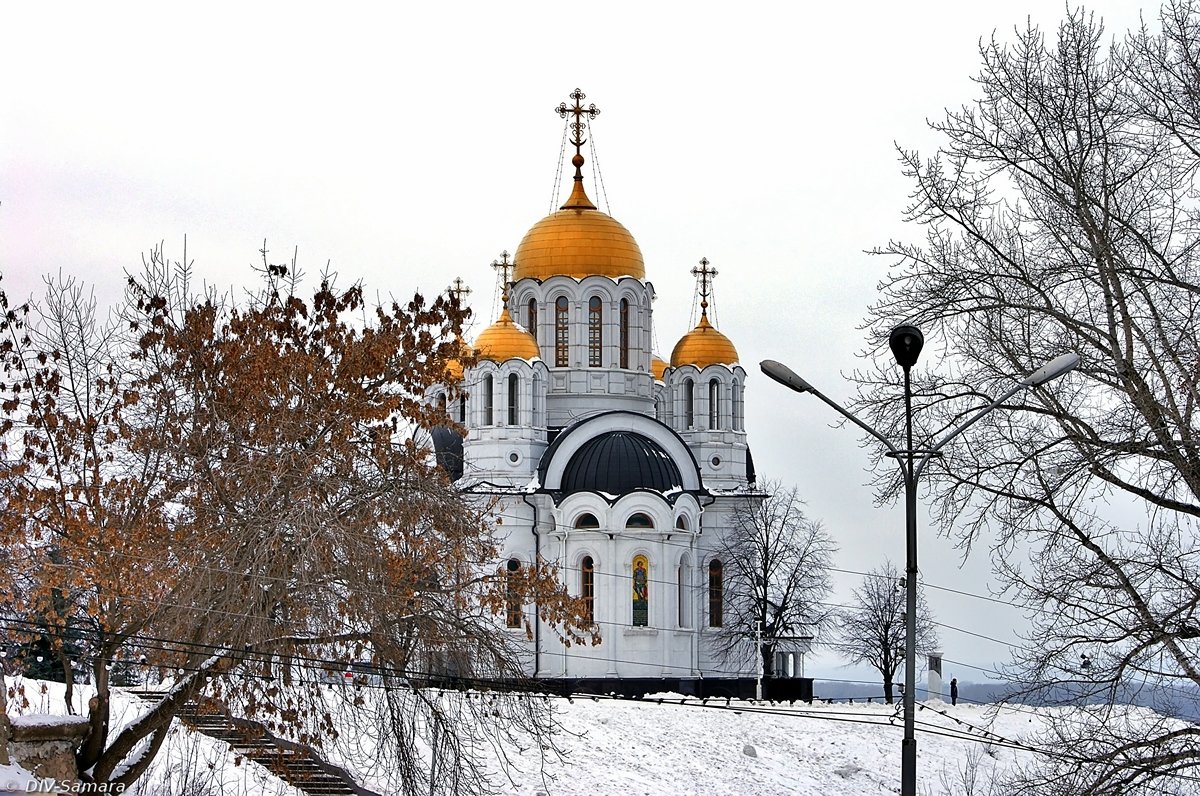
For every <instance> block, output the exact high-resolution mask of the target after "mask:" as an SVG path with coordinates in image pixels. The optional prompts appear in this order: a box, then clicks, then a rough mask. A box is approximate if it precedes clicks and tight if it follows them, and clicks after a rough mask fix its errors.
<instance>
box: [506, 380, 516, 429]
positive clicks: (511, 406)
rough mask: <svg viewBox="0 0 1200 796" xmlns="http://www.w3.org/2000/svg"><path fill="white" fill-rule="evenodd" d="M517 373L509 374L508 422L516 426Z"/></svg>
mask: <svg viewBox="0 0 1200 796" xmlns="http://www.w3.org/2000/svg"><path fill="white" fill-rule="evenodd" d="M517 387H518V382H517V374H515V373H510V374H508V424H509V425H510V426H515V425H516V424H517V409H518V406H517Z"/></svg>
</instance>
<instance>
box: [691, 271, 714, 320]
mask: <svg viewBox="0 0 1200 796" xmlns="http://www.w3.org/2000/svg"><path fill="white" fill-rule="evenodd" d="M716 275H717V269H716V268H709V265H708V258H707V257H701V258H700V267H699V268H693V269H692V276H694V277H696V278H697V279H699V280H700V317H702V318H707V317H708V296H709V294H710V293H711V292H712V280H713V277H714V276H716Z"/></svg>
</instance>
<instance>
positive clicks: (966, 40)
mask: <svg viewBox="0 0 1200 796" xmlns="http://www.w3.org/2000/svg"><path fill="white" fill-rule="evenodd" d="M1089 8H1092V9H1094V10H1095V11H1096V13H1097V14H1098V15H1099V16H1101V17H1103V18H1104V20H1105V21H1106V23H1107V25H1108V30H1109V32H1110V33H1121V32H1123V31H1124V30H1125V29H1127V28H1128V27H1130V26H1132V25H1135V24H1137V21H1138V9H1137V7H1136V4H1134V3H1129V2H1127V0H1126V2H1118V0H1101V2H1096V3H1092V4H1090V5H1089ZM1156 12H1157V7H1156V6H1150V7H1147V10H1146V13H1147V14H1148V15H1149V16H1151V17H1153V16H1154V14H1156ZM1063 13H1064V5H1063V3H1062V2H1060V0H1016V1H1015V2H1014V1H1013V0H1000V1H999V2H993V3H987V4H975V3H961V2H937V3H917V4H911V3H909V4H902V3H895V2H886V3H870V2H869V3H855V4H836V7H835V4H829V5H827V6H824V7H816V6H815V5H810V4H800V3H792V4H784V3H778V4H761V3H741V4H737V5H736V6H734V5H733V4H730V3H696V2H689V3H644V2H642V3H624V2H610V3H596V4H590V5H578V4H575V5H570V4H563V3H520V4H516V3H504V4H501V3H470V4H449V3H423V4H419V5H417V4H404V5H401V4H394V5H393V6H392V7H391V8H390V9H389V10H380V8H377V7H376V6H366V5H364V6H351V5H343V6H339V7H338V8H337V10H336V11H334V10H333V6H328V5H325V6H312V7H307V6H305V5H303V4H283V3H278V4H262V5H253V6H250V5H248V4H241V3H237V4H235V3H215V4H203V5H191V6H186V7H183V8H180V9H176V8H172V7H168V5H167V4H157V3H144V4H140V5H130V4H122V5H120V6H113V5H108V4H104V5H88V6H73V7H71V8H70V9H69V10H68V9H63V8H51V7H45V6H44V4H35V3H21V4H15V5H11V6H9V7H7V8H6V10H5V14H4V21H3V25H0V75H2V76H3V78H2V79H0V203H2V204H0V271H2V272H3V274H4V282H3V288H4V289H6V290H7V291H8V293H9V296H10V298H13V299H19V298H23V297H25V296H27V295H28V294H29V293H30V292H33V291H36V290H37V286H38V278H39V277H40V275H42V274H44V273H48V272H57V271H59V270H62V271H63V272H64V273H68V274H75V275H78V276H81V277H84V278H86V279H89V280H96V281H97V283H98V288H97V289H98V293H99V294H100V295H101V297H103V298H111V297H113V296H115V295H116V294H117V293H118V292H119V290H120V286H121V274H122V269H124V268H133V267H136V266H137V264H138V262H139V258H140V254H141V252H143V251H146V250H148V249H149V248H150V247H151V246H152V245H154V244H155V243H157V242H158V241H160V240H163V241H165V244H166V248H167V250H168V251H169V252H170V253H171V254H172V255H173V256H176V257H178V256H180V255H181V244H182V240H183V236H184V235H185V234H186V235H187V236H188V255H189V257H190V258H194V260H195V262H196V266H197V271H198V274H199V275H200V276H201V277H203V278H205V279H206V280H208V281H210V282H215V283H216V284H218V285H220V286H228V285H230V284H235V283H245V282H246V281H247V280H249V279H250V273H249V269H248V265H249V264H250V263H252V262H254V261H255V260H256V258H257V253H256V250H257V249H258V248H259V247H260V246H261V245H262V241H263V239H264V238H266V239H267V241H268V246H269V248H270V249H271V256H272V259H273V260H274V261H280V260H284V259H287V258H290V256H291V252H292V249H293V247H294V246H295V247H298V248H299V257H300V263H301V266H302V267H303V268H304V269H305V270H306V271H307V272H308V274H309V275H310V276H312V277H315V276H316V275H317V273H318V272H319V271H320V270H321V269H322V268H323V267H324V266H325V264H326V262H329V263H330V264H331V267H332V269H333V270H335V271H338V272H339V273H341V274H342V275H343V276H344V277H345V278H362V279H364V280H365V281H366V283H367V285H368V288H369V289H370V290H371V291H377V292H378V293H379V294H381V295H383V296H386V295H387V294H389V293H393V294H395V295H396V296H401V297H402V296H405V295H409V294H411V293H412V292H413V291H414V290H415V289H420V290H423V291H426V292H436V291H438V290H441V289H443V288H444V287H445V286H446V285H447V284H448V283H449V281H450V280H451V279H452V278H453V277H454V276H456V275H461V276H462V277H463V278H464V279H465V280H466V281H467V282H468V283H469V284H470V285H471V286H472V287H473V288H474V290H475V293H474V294H473V295H472V297H471V299H472V301H473V304H474V306H475V308H476V309H477V310H478V311H479V314H480V316H481V317H479V318H477V323H479V324H486V323H487V322H488V321H490V319H491V317H492V312H493V307H494V302H495V299H494V298H493V285H494V275H493V273H492V271H491V270H490V269H489V268H488V267H487V266H488V263H489V262H490V261H491V260H492V259H493V258H494V257H496V256H497V255H498V254H499V252H500V251H501V250H502V249H508V250H509V251H514V250H515V249H516V246H517V244H518V242H519V241H520V239H521V237H522V236H523V235H524V233H525V231H526V230H527V229H528V228H529V227H530V226H531V225H532V224H533V223H534V222H536V221H537V220H538V219H540V218H541V217H542V216H543V215H545V214H546V213H547V212H548V210H549V208H550V197H551V190H552V186H553V179H554V174H555V169H556V161H557V158H558V155H559V145H560V138H561V132H562V122H561V120H560V119H559V118H558V117H557V116H556V115H554V114H553V113H552V109H553V108H554V107H555V106H556V105H557V104H558V103H559V102H561V101H563V100H565V99H566V95H567V93H568V92H570V91H571V90H572V89H573V88H575V87H576V86H578V87H580V88H582V89H583V91H584V92H586V93H587V95H588V97H587V101H588V102H595V103H596V104H597V105H598V106H599V107H600V108H601V111H602V113H601V116H600V117H599V118H598V119H597V120H596V122H595V123H594V128H593V129H594V142H595V145H596V147H597V150H598V154H599V161H600V166H601V168H602V170H603V179H604V187H605V189H606V193H607V198H608V200H609V202H610V204H609V206H608V207H605V205H604V203H603V200H604V198H605V197H604V196H603V195H601V192H600V191H598V190H595V188H594V187H593V185H592V180H591V163H590V162H589V164H588V165H587V166H585V170H586V172H587V175H588V182H587V185H588V189H589V193H591V195H592V198H593V199H594V200H596V201H597V203H598V204H600V206H601V209H607V210H610V212H611V213H612V215H613V216H615V217H616V218H617V219H618V220H620V221H621V222H622V223H623V224H624V225H625V226H626V227H627V228H628V229H629V230H630V232H632V233H633V235H634V237H635V238H637V240H638V242H639V244H640V245H641V248H642V252H643V254H644V255H645V260H646V268H647V273H648V277H649V279H650V280H651V281H652V282H653V283H654V285H655V288H656V290H657V293H658V296H659V298H658V301H657V303H656V305H655V327H656V329H657V345H658V352H659V353H660V354H661V355H663V356H669V355H670V351H671V348H672V346H673V345H674V343H675V341H676V340H677V339H678V337H679V336H680V335H682V334H683V333H684V332H685V331H687V329H688V328H690V327H689V314H690V313H691V311H692V307H693V302H692V294H693V281H692V277H691V276H690V275H689V270H690V269H691V267H692V266H693V265H694V264H695V263H696V261H697V260H699V259H700V258H701V257H702V256H703V257H708V258H709V259H710V260H711V261H712V263H713V265H714V266H715V267H716V268H717V269H718V270H719V271H720V276H719V277H718V278H717V280H716V285H715V293H716V318H717V322H718V325H719V326H720V328H721V330H722V331H724V332H725V333H726V334H727V335H728V336H729V337H730V338H731V339H732V340H733V341H734V343H735V344H736V345H737V347H738V350H739V352H740V354H741V359H742V362H743V364H744V365H745V367H746V369H747V370H748V371H751V373H752V380H751V382H750V384H749V385H748V391H747V427H748V430H749V433H750V441H751V446H752V448H753V450H754V454H755V461H756V463H757V465H758V469H759V472H760V473H763V474H767V475H772V476H775V477H778V478H781V479H783V480H785V481H787V482H795V483H797V484H799V485H800V486H801V488H802V490H803V492H804V493H805V494H806V495H807V496H808V501H809V507H810V510H811V514H812V516H814V517H817V518H820V519H822V520H823V521H824V522H825V523H826V525H827V527H828V528H829V529H830V530H831V531H832V532H833V534H834V535H835V537H836V538H838V539H839V541H840V544H841V547H842V552H841V554H840V556H839V558H838V566H839V567H841V568H843V569H847V570H867V569H870V568H872V567H874V566H876V565H877V564H879V563H880V562H881V561H882V559H883V557H884V556H889V557H891V558H892V559H893V560H895V561H897V562H901V561H902V560H903V555H904V548H903V538H902V527H903V526H902V523H903V516H902V509H901V507H899V506H889V507H883V508H875V507H873V505H872V496H871V492H870V490H869V489H867V488H866V487H865V486H863V484H864V483H865V482H866V480H867V477H868V476H867V474H866V472H865V471H864V468H865V466H866V462H867V457H866V453H865V452H864V451H862V450H860V449H859V447H858V443H859V439H858V437H857V435H856V434H855V433H853V432H852V431H850V430H849V429H833V428H830V427H829V424H830V423H831V422H832V421H833V420H834V418H833V416H832V414H831V413H830V412H829V411H828V410H827V409H825V408H824V407H823V406H821V405H820V404H819V403H818V402H816V401H814V400H811V399H808V400H806V399H804V398H802V397H800V396H796V395H793V394H789V393H786V392H785V391H784V390H783V389H782V388H780V387H778V386H777V385H775V384H773V383H770V382H768V381H767V380H766V379H765V378H764V377H762V376H761V375H759V374H758V370H757V362H758V361H759V360H761V359H764V358H772V359H778V360H781V361H783V362H785V363H787V364H789V365H791V366H792V367H793V368H794V369H795V370H796V371H798V372H799V373H800V374H801V375H803V376H804V377H805V378H807V379H808V380H809V381H811V382H813V383H814V384H815V385H817V386H818V387H820V388H821V389H822V390H823V391H825V392H826V393H828V394H829V395H831V396H833V397H834V398H836V399H839V400H842V399H846V398H847V397H848V396H849V387H848V385H847V384H846V383H845V382H844V381H843V379H842V378H841V375H840V374H841V373H842V372H844V371H846V370H848V369H851V368H853V367H854V366H855V364H856V362H857V360H856V354H858V353H859V352H860V350H861V348H862V344H863V343H862V341H863V337H862V333H861V331H859V329H858V328H857V327H858V324H859V323H860V322H861V319H862V316H863V311H864V308H865V307H866V305H867V304H868V303H869V302H870V301H871V300H872V298H873V296H874V294H875V285H876V283H877V282H878V280H879V279H880V278H881V277H882V276H883V275H884V273H885V272H886V269H887V268H888V266H889V265H890V264H889V263H888V262H886V261H884V260H882V259H877V258H871V257H868V256H866V255H864V254H863V253H862V251H863V250H864V249H867V248H869V247H871V246H872V245H875V244H881V243H883V242H885V241H886V240H887V239H888V238H889V237H892V236H902V237H906V238H910V239H914V238H917V237H919V236H920V235H921V230H919V229H917V228H906V227H905V226H904V225H903V224H902V223H901V212H902V209H903V207H904V205H905V204H906V198H907V193H908V189H909V186H908V185H907V183H906V182H905V180H904V179H903V178H902V177H901V175H900V174H899V169H898V164H897V162H896V157H895V151H894V149H893V142H894V141H895V142H899V143H900V144H902V145H903V146H905V147H906V148H917V149H921V150H924V151H931V150H932V147H933V145H934V142H935V141H936V139H935V138H934V137H933V136H932V134H931V133H929V132H928V130H927V128H926V126H925V120H926V119H927V118H936V117H937V116H939V115H940V113H941V110H942V108H944V107H945V106H948V105H951V106H952V105H959V104H962V103H965V102H969V101H971V100H972V99H973V98H974V96H975V93H974V88H973V85H972V82H971V78H972V76H973V75H974V74H975V73H976V72H977V71H978V60H979V59H978V55H977V42H978V40H979V39H980V37H985V38H986V37H988V36H990V35H991V34H992V32H993V31H997V34H998V35H999V36H1000V37H1001V38H1005V37H1010V34H1011V30H1012V27H1013V25H1014V24H1023V23H1024V20H1025V17H1026V15H1030V16H1031V17H1032V18H1033V20H1034V21H1035V22H1038V23H1040V24H1041V25H1042V27H1043V29H1048V30H1049V31H1050V32H1051V33H1052V32H1053V29H1054V28H1055V26H1056V25H1057V22H1058V20H1059V19H1060V18H1061V17H1062V15H1063ZM480 328H482V327H480ZM981 552H982V551H981ZM921 553H922V570H923V573H924V577H925V578H926V580H927V581H929V582H931V583H934V584H940V585H945V586H949V587H953V588H957V589H962V590H964V591H969V592H976V593H985V592H986V590H987V579H988V578H987V573H988V566H987V562H986V559H985V558H984V557H982V556H981V555H979V554H978V553H977V554H976V556H975V558H973V559H972V561H971V562H969V563H968V565H967V567H966V568H964V569H961V570H960V569H959V568H958V556H957V553H956V552H955V551H954V550H953V549H952V548H951V545H950V544H949V543H948V542H946V541H945V540H943V539H938V538H936V537H935V535H934V532H933V531H932V530H930V529H929V528H928V527H927V525H924V524H923V528H922V532H921ZM838 580H839V588H840V592H841V593H840V594H839V597H838V599H841V598H844V595H845V592H846V591H848V587H849V586H850V585H852V584H853V582H854V581H855V580H856V578H853V577H851V576H841V575H839V576H838ZM928 598H929V603H930V605H931V607H932V608H933V610H934V611H935V612H936V614H937V617H938V619H939V621H942V622H944V623H946V624H948V625H954V626H957V627H963V628H972V629H974V630H975V631H976V632H979V633H983V634H985V635H989V636H994V637H997V638H1001V639H1011V638H1013V635H1014V627H1016V626H1017V625H1019V622H1020V618H1019V616H1016V615H1015V612H1012V611H1005V610H1004V609H1003V608H1002V607H999V606H996V605H994V604H988V603H984V602H981V601H977V600H971V599H968V598H964V597H960V596H956V595H953V594H949V593H945V592H937V591H932V592H930V593H929V595H928ZM942 638H943V642H944V646H945V649H946V657H947V658H948V659H949V660H951V661H963V662H966V663H969V664H974V665H977V666H988V665H990V664H991V663H992V662H994V661H1002V660H1004V659H1005V657H1006V651H1005V649H1004V648H1003V647H1002V646H1000V645H997V644H995V643H991V642H988V641H985V640H982V639H979V638H974V637H971V636H967V635H963V634H961V633H957V632H954V631H950V630H945V629H943V631H942ZM837 664H838V662H837V661H836V660H833V659H831V658H828V657H826V656H822V657H819V658H818V659H817V660H815V661H810V671H809V673H810V674H818V675H822V676H826V675H827V676H834V677H855V676H859V675H862V674H865V673H864V672H862V671H861V670H856V671H851V672H847V671H846V670H842V669H839V668H837ZM951 676H958V677H960V678H962V679H968V680H974V679H980V675H979V673H978V672H976V671H973V670H969V669H966V668H965V667H961V666H958V665H955V664H953V663H948V664H947V668H946V680H947V682H948V681H949V678H950V677H951Z"/></svg>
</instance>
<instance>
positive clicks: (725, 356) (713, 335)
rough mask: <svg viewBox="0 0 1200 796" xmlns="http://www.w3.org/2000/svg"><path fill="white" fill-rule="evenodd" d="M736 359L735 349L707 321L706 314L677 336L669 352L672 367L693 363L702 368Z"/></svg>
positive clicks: (735, 362)
mask: <svg viewBox="0 0 1200 796" xmlns="http://www.w3.org/2000/svg"><path fill="white" fill-rule="evenodd" d="M737 361H738V352H737V349H736V348H734V347H733V343H732V342H730V340H729V338H728V337H726V336H725V335H723V334H721V333H720V332H719V331H717V329H716V327H715V326H713V325H712V324H711V323H709V322H708V315H701V316H700V323H699V325H697V326H696V328H695V329H692V330H691V331H690V332H688V333H687V334H685V335H684V336H683V337H681V338H679V342H678V343H676V344H675V349H674V350H673V351H672V352H671V367H673V368H678V367H682V366H683V365H695V366H696V367H698V368H701V369H703V368H706V367H708V366H709V365H736V364H737Z"/></svg>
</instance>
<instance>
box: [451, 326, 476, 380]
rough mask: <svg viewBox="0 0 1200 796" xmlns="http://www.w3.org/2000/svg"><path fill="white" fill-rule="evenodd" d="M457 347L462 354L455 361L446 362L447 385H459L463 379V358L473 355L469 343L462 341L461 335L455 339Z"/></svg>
mask: <svg viewBox="0 0 1200 796" xmlns="http://www.w3.org/2000/svg"><path fill="white" fill-rule="evenodd" d="M454 342H455V347H457V348H458V350H459V351H460V352H461V354H460V355H459V356H457V357H454V358H453V359H447V360H446V383H447V384H457V383H458V382H460V381H462V378H463V364H462V359H461V357H467V356H470V355H471V347H470V346H469V345H467V341H466V340H463V339H462V336H461V335H456V336H455V338H454Z"/></svg>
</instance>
